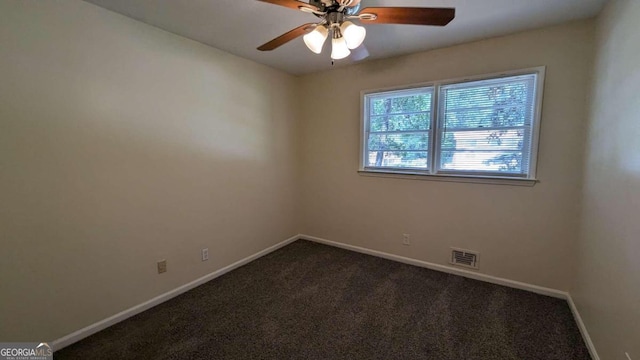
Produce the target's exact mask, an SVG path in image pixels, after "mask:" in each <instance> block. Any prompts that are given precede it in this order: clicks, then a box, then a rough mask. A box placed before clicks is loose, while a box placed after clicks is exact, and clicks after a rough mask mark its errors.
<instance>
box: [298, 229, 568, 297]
mask: <svg viewBox="0 0 640 360" xmlns="http://www.w3.org/2000/svg"><path fill="white" fill-rule="evenodd" d="M299 237H300V239H306V240H309V241H313V242H317V243H320V244H326V245H330V246H335V247H339V248H342V249H346V250H351V251H355V252H359V253H363V254H367V255H373V256H377V257H381V258H385V259H388V260H393V261H397V262H401V263H405V264H409V265H415V266H420V267H423V268H427V269H431V270H436V271H441V272H445V273H449V274H454V275H459V276H463V277H466V278H470V279H475V280H480V281H485V282H489V283H492V284H497V285H503V286H508V287H511V288H515V289H520V290H526V291H530V292H534V293H536V294H541V295H546V296H551V297H555V298H559V299H566V298H567V296H568V294H567V292H566V291H560V290H556V289H551V288H546V287H543V286H538V285H532V284H527V283H523V282H519V281H515V280H509V279H505V278H500V277H496V276H491V275H487V274H482V273H478V272H474V271H470V270H464V269H458V268H454V267H450V266H445V265H440V264H434V263H430V262H427V261H422V260H416V259H411V258H408V257H404V256H400V255H394V254H389V253H385V252H382V251H378V250H371V249H367V248H363V247H359V246H354V245H348V244H343V243H339V242H336V241H331V240H326V239H322V238H319V237H316V236H310V235H304V234H300V235H299Z"/></svg>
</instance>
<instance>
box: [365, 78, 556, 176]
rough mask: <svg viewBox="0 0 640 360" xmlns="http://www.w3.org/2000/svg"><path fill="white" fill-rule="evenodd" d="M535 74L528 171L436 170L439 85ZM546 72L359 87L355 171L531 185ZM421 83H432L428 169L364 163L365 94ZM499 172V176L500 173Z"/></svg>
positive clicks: (391, 90) (410, 86) (439, 124)
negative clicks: (357, 153) (508, 173)
mask: <svg viewBox="0 0 640 360" xmlns="http://www.w3.org/2000/svg"><path fill="white" fill-rule="evenodd" d="M531 74H536V75H537V77H536V82H535V100H534V102H535V103H534V106H533V111H534V114H533V117H532V121H533V126H532V128H531V139H530V141H531V145H530V146H531V155H530V158H529V171H528V176H517V175H516V176H513V175H511V176H503V175H502V174H499V173H491V174H489V173H486V172H482V173H477V174H474V173H473V171H467V172H457V171H456V172H455V173H451V172H448V171H446V170H444V171H443V170H440V171H438V170H437V166H436V164H438V161H439V157H440V154H439V152H436V148H437V144H438V141H440V137H441V131H440V130H441V129H440V127H441V126H442V121H441V119H440V116H441V114H440V107H439V105H440V88H441V87H442V86H445V85H451V84H457V83H464V82H473V81H482V80H494V79H500V78H507V77H514V76H521V75H531ZM545 75H546V66H537V67H531V68H525V69H518V70H509V71H502V72H497V73H491V74H483V75H474V76H465V77H459V78H453V79H445V80H436V81H429V82H422V83H414V84H409V85H401V86H393V87H385V88H379V89H370V90H363V91H361V92H360V150H359V152H360V153H359V155H358V158H359V167H358V173H360V174H361V175H369V176H383V177H395V178H397V177H401V178H410V179H420V180H440V181H461V182H475V183H490V184H512V185H528V186H533V185H534V184H535V183H536V182H538V180H537V177H536V173H537V165H538V161H537V160H538V149H539V138H540V127H541V126H540V125H541V124H540V123H541V120H542V103H543V96H544V81H545ZM424 87H433V95H432V99H431V114H430V115H431V124H430V135H431V136H430V139H429V140H430V141H429V159H428V160H427V164H428V167H429V168H428V169H427V170H419V169H393V168H378V167H368V166H365V164H366V163H367V162H366V161H367V159H366V156H367V153H366V150H367V133H368V132H367V130H368V129H367V124H368V121H367V119H365V116H366V114H367V105H368V102H367V98H366V97H367V95H372V94H383V93H385V92H393V91H403V90H411V89H417V88H424ZM501 175H502V176H501Z"/></svg>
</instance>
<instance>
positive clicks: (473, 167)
mask: <svg viewBox="0 0 640 360" xmlns="http://www.w3.org/2000/svg"><path fill="white" fill-rule="evenodd" d="M536 76H537V75H536V74H529V75H521V76H514V77H507V78H498V79H491V80H482V81H474V82H465V83H458V84H451V85H443V86H441V87H440V92H439V96H440V100H439V138H440V144H439V145H440V152H439V160H438V170H440V171H442V172H452V173H454V172H455V173H471V174H477V173H479V174H498V175H504V176H523V177H526V176H527V175H528V173H529V162H530V155H531V134H532V127H533V121H534V111H535V109H534V107H535V93H536V89H535V86H536Z"/></svg>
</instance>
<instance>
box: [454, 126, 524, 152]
mask: <svg viewBox="0 0 640 360" xmlns="http://www.w3.org/2000/svg"><path fill="white" fill-rule="evenodd" d="M524 133H525V129H524V128H516V129H513V128H512V129H498V130H481V131H447V132H445V133H444V139H443V141H442V150H455V149H459V150H522V146H523V144H524V142H523V140H524Z"/></svg>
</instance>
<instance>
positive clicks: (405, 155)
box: [365, 87, 433, 169]
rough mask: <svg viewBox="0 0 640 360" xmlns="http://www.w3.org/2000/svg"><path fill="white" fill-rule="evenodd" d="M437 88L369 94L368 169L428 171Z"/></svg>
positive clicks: (366, 156)
mask: <svg viewBox="0 0 640 360" xmlns="http://www.w3.org/2000/svg"><path fill="white" fill-rule="evenodd" d="M432 98H433V87H427V88H414V89H407V90H398V91H389V92H383V93H378V94H373V95H368V104H369V108H368V113H367V118H366V119H365V120H366V121H367V124H366V126H367V130H368V137H367V139H366V141H367V143H366V151H367V153H366V155H365V159H366V161H365V162H366V166H368V167H378V168H385V167H389V168H409V169H427V166H428V163H429V152H428V150H429V147H430V143H429V142H430V133H429V131H430V129H431V127H432V126H431V121H432V113H431V107H432V103H431V102H432Z"/></svg>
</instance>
